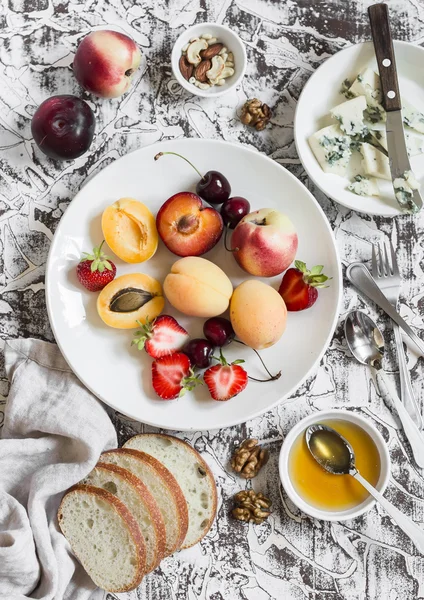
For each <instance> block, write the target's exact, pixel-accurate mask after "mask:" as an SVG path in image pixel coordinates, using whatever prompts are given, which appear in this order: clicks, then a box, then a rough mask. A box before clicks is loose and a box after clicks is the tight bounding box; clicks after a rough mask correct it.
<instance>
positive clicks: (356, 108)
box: [330, 96, 368, 136]
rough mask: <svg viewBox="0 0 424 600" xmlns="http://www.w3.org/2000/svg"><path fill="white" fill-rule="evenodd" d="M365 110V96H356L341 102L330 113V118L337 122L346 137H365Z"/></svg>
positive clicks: (366, 130)
mask: <svg viewBox="0 0 424 600" xmlns="http://www.w3.org/2000/svg"><path fill="white" fill-rule="evenodd" d="M366 108H367V101H366V99H365V96H358V98H353V99H352V100H347V102H342V104H339V105H338V106H335V107H334V108H333V109H332V110H331V111H330V113H331V116H332V117H334V118H335V119H337V120H338V122H339V123H340V129H341V130H342V131H344V133H345V134H346V135H361V136H363V135H366V134H367V133H368V129H367V128H366V126H365V125H364V110H365V109H366Z"/></svg>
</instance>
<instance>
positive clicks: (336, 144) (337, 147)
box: [309, 125, 352, 177]
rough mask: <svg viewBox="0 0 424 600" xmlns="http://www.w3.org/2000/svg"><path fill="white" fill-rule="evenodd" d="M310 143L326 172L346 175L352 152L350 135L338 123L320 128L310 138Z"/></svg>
mask: <svg viewBox="0 0 424 600" xmlns="http://www.w3.org/2000/svg"><path fill="white" fill-rule="evenodd" d="M309 145H310V147H311V150H312V152H313V153H314V154H315V158H316V159H317V161H318V162H319V164H320V165H321V168H322V170H323V171H324V172H325V173H333V174H334V175H340V176H342V177H344V176H345V175H346V168H347V165H348V164H349V159H350V157H351V154H352V150H351V148H350V137H349V136H348V135H345V134H344V133H343V132H342V131H341V129H340V127H338V125H330V126H329V127H324V129H320V130H319V131H317V132H316V133H314V134H313V135H311V137H310V138H309Z"/></svg>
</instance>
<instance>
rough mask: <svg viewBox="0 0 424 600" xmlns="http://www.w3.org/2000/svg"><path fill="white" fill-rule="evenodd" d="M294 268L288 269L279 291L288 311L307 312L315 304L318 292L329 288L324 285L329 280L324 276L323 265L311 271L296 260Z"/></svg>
mask: <svg viewBox="0 0 424 600" xmlns="http://www.w3.org/2000/svg"><path fill="white" fill-rule="evenodd" d="M294 266H295V268H294V269H293V268H291V269H287V271H286V272H285V273H284V276H283V280H282V282H281V285H280V288H279V290H278V291H279V293H280V294H281V296H282V297H283V300H284V302H285V303H286V306H287V310H292V311H294V310H305V308H309V307H311V306H312V305H313V304H315V302H316V300H317V298H318V290H319V289H320V288H325V287H328V286H327V285H324V284H325V282H326V281H328V280H329V278H328V277H327V276H326V275H324V274H322V270H323V268H324V267H323V266H322V265H317V266H316V267H313V268H312V269H311V270H310V271H309V270H308V269H307V268H306V264H305V263H304V262H302V261H301V260H296V261H295V263H294ZM330 279H331V278H330Z"/></svg>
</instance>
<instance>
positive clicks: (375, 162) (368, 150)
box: [359, 143, 392, 181]
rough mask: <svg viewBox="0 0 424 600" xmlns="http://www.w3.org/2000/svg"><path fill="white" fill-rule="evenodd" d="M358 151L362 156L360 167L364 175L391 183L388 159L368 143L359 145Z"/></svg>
mask: <svg viewBox="0 0 424 600" xmlns="http://www.w3.org/2000/svg"><path fill="white" fill-rule="evenodd" d="M359 150H360V152H361V154H362V156H363V161H362V167H363V169H364V171H365V174H366V175H370V176H371V177H377V178H378V179H387V180H388V181H391V179H392V176H391V173H390V164H389V159H388V157H387V156H386V155H385V154H383V152H381V151H380V150H379V149H378V148H376V147H375V146H372V145H371V144H368V143H364V144H360V146H359Z"/></svg>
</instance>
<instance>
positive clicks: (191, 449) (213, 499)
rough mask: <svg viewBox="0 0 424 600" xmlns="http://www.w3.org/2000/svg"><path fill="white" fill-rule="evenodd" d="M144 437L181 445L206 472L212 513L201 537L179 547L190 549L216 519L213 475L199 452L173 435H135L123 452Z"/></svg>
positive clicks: (200, 538) (215, 490)
mask: <svg viewBox="0 0 424 600" xmlns="http://www.w3.org/2000/svg"><path fill="white" fill-rule="evenodd" d="M145 437H151V438H152V437H153V438H158V437H159V438H164V439H168V440H170V441H171V442H174V443H175V442H176V443H178V444H181V445H183V446H184V447H186V448H188V449H189V450H190V452H191V453H192V454H194V456H195V457H196V460H197V461H198V462H199V463H200V464H201V465H202V467H203V468H204V470H205V472H206V476H207V477H208V480H209V483H210V485H209V487H210V489H211V492H212V512H211V517H210V519H209V521H208V523H207V524H206V526H205V527H204V529H203V532H202V533H201V535H200V536H199V537H198V538H197V539H196V540H195V541H194V542H193V543H191V544H184V543H183V544H182V545H181V549H185V548H191V547H192V546H195V545H196V544H197V543H198V542H200V540H202V539H203V538H204V537H205V535H206V534H207V533H208V531H209V530H210V528H211V527H212V523H213V522H214V520H215V517H216V510H217V505H218V493H217V489H216V483H215V478H214V476H213V473H212V471H211V469H210V468H209V466H208V464H207V463H206V462H205V460H204V459H203V458H202V456H201V454H199V452H198V451H197V450H195V448H193V446H190V444H188V443H187V442H186V441H184V440H181V439H180V438H177V437H175V436H173V435H169V434H167V433H139V434H138V435H135V436H133V437H132V438H130V439H129V440H128V441H127V442H126V443H125V444H124V446H123V449H124V450H126V449H131V450H135V448H133V447H132V446H130V445H128V446H127V444H130V442H131V441H132V440H137V439H138V438H145ZM138 452H140V450H138ZM156 460H157V459H156Z"/></svg>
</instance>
